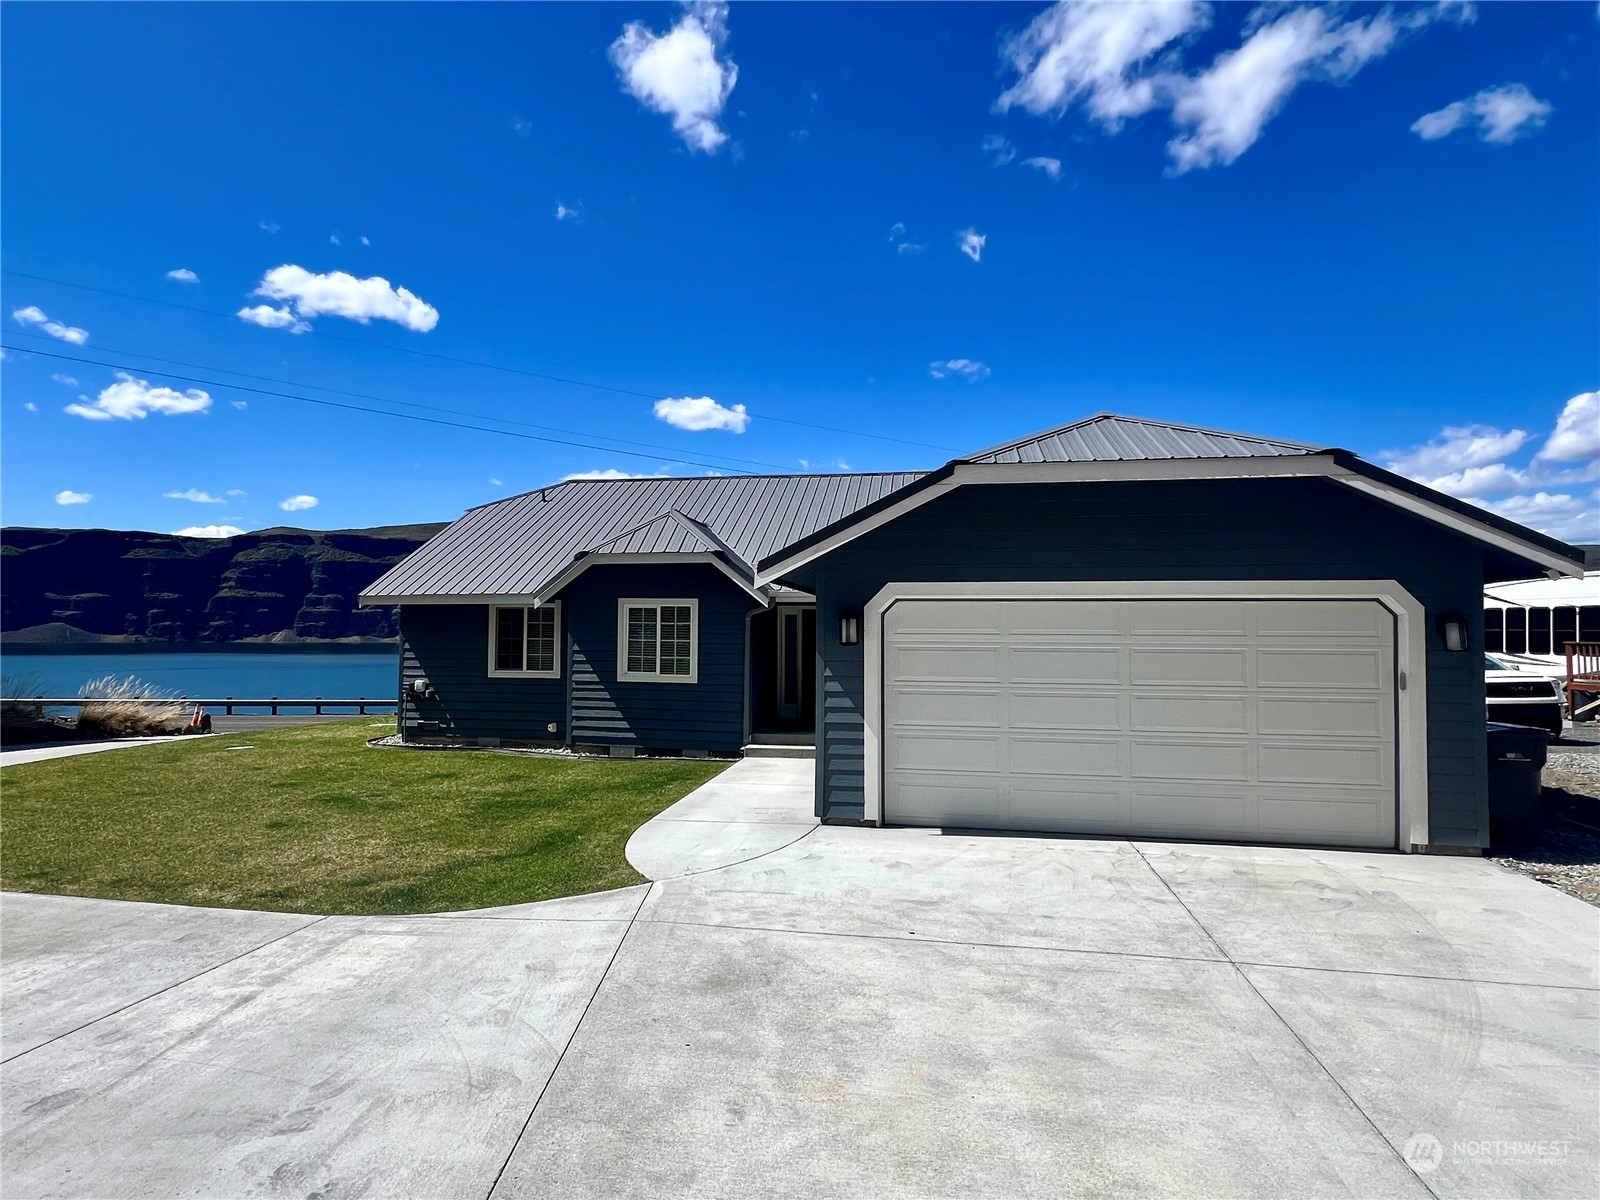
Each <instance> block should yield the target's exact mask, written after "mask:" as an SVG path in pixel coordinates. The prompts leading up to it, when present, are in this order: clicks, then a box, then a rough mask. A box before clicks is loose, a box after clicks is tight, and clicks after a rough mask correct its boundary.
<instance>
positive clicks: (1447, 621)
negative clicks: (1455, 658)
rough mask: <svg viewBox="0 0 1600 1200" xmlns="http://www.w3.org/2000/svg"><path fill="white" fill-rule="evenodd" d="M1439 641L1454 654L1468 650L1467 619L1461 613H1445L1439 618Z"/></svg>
mask: <svg viewBox="0 0 1600 1200" xmlns="http://www.w3.org/2000/svg"><path fill="white" fill-rule="evenodd" d="M1439 639H1440V640H1441V641H1442V642H1444V648H1445V649H1446V650H1449V651H1450V652H1452V653H1454V652H1456V651H1458V650H1465V649H1467V619H1466V618H1465V617H1463V616H1462V615H1461V614H1460V613H1445V614H1444V615H1443V616H1442V617H1440V618H1439Z"/></svg>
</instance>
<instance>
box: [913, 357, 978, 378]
mask: <svg viewBox="0 0 1600 1200" xmlns="http://www.w3.org/2000/svg"><path fill="white" fill-rule="evenodd" d="M928 374H929V375H932V376H933V377H934V378H935V379H965V380H966V381H967V382H968V383H970V382H972V381H973V380H974V379H987V378H988V377H989V368H988V367H987V366H985V365H984V364H983V363H981V362H975V361H974V360H972V359H970V358H951V359H946V360H945V361H943V362H931V363H929V364H928Z"/></svg>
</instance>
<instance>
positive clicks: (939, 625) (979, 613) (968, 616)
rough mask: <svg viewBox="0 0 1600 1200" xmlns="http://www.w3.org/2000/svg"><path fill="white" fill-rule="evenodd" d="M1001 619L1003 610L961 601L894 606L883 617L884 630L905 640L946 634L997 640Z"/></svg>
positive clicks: (927, 601) (1000, 629) (938, 601)
mask: <svg viewBox="0 0 1600 1200" xmlns="http://www.w3.org/2000/svg"><path fill="white" fill-rule="evenodd" d="M1004 619H1005V613H1004V611H1003V610H1000V609H998V608H994V607H992V606H990V605H985V604H972V603H970V602H969V601H965V600H918V601H917V602H916V603H914V604H896V605H895V606H894V607H893V608H891V609H890V610H889V611H888V612H887V613H885V614H884V623H885V627H886V628H887V629H888V630H889V631H890V632H891V633H894V634H897V635H906V636H915V635H917V634H919V633H934V634H938V633H948V632H956V633H987V634H992V635H995V636H999V635H1000V634H1001V633H1002V632H1003V628H1002V622H1003V621H1004Z"/></svg>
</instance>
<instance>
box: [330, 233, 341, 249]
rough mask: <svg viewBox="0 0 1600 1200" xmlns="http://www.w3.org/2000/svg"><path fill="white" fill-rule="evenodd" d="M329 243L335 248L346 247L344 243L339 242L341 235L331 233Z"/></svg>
mask: <svg viewBox="0 0 1600 1200" xmlns="http://www.w3.org/2000/svg"><path fill="white" fill-rule="evenodd" d="M328 242H329V244H330V245H334V246H342V245H344V243H343V242H341V241H340V240H339V235H338V234H337V233H330V234H329V235H328Z"/></svg>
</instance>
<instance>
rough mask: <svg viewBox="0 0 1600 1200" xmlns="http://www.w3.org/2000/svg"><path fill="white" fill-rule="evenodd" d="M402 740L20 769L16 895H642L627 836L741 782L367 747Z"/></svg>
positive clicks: (323, 907)
mask: <svg viewBox="0 0 1600 1200" xmlns="http://www.w3.org/2000/svg"><path fill="white" fill-rule="evenodd" d="M390 728H392V726H391V727H390ZM384 732H385V729H382V728H374V725H373V722H372V721H371V719H370V718H367V719H362V720H359V721H351V722H348V723H346V722H339V723H337V724H329V725H312V726H302V727H299V728H293V729H279V730H274V731H272V732H270V733H251V734H223V735H220V736H217V737H212V738H207V739H205V741H204V742H202V743H172V744H168V745H157V746H149V747H144V748H140V749H129V750H114V751H111V752H110V753H107V754H86V755H81V756H79V757H77V758H67V759H59V760H57V761H54V762H41V763H28V764H26V765H22V766H14V767H7V768H5V771H4V775H3V777H0V887H5V888H9V889H12V890H16V891H25V892H54V893H60V894H66V895H71V896H107V897H114V898H117V899H123V900H158V901H165V902H168V903H172V904H199V905H213V906H218V907H225V908H264V909H278V910H283V911H292V912H306V913H413V912H441V911H446V910H449V909H459V908H483V907H488V906H490V905H496V904H516V903H521V902H523V901H527V900H547V899H549V898H551V897H553V896H571V895H576V894H578V893H580V892H592V891H599V890H601V889H603V888H614V887H622V886H625V885H627V884H631V883H638V882H639V881H640V876H639V875H638V873H637V872H635V871H634V870H633V868H632V867H630V866H629V865H628V863H627V861H626V859H624V858H623V854H622V848H623V846H624V845H625V844H626V843H627V840H628V835H629V834H631V833H632V832H633V831H634V830H635V829H637V828H638V827H639V826H640V825H641V824H643V823H644V822H645V821H646V820H648V819H649V818H650V817H652V816H654V815H655V814H656V813H658V812H660V811H661V810H662V809H664V808H666V807H667V806H668V805H669V804H671V803H672V802H673V801H675V800H677V799H679V798H680V797H682V796H684V795H686V794H687V793H688V792H690V791H691V790H693V789H694V788H696V787H698V786H699V785H700V784H702V783H704V782H705V781H706V780H708V779H710V778H712V776H714V775H716V774H717V773H718V772H719V771H721V770H722V769H723V767H724V766H725V765H726V764H724V763H718V762H705V761H698V762H696V761H688V760H676V759H667V760H653V761H652V760H640V761H627V760H619V761H615V762H609V761H605V760H593V759H587V760H586V759H562V758H553V757H552V758H545V757H539V756H531V755H530V756H523V755H511V754H484V753H472V752H461V753H457V752H448V751H432V752H430V751H421V750H390V749H372V748H370V747H368V746H367V745H366V739H367V738H369V737H373V736H378V735H381V734H383V733H384ZM230 746H251V747H253V749H250V750H230V749H228V747H230Z"/></svg>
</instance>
